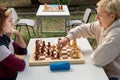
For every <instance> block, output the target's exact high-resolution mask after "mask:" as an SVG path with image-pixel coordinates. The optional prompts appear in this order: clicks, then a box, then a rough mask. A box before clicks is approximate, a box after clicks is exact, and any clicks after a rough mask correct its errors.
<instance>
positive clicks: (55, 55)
mask: <svg viewBox="0 0 120 80" xmlns="http://www.w3.org/2000/svg"><path fill="white" fill-rule="evenodd" d="M62 61H68V62H70V63H71V64H81V63H84V57H83V54H82V52H81V50H80V49H79V48H78V46H77V42H76V39H74V40H73V41H71V42H69V43H67V45H66V46H65V47H63V48H62V49H61V50H58V49H57V45H56V44H52V43H51V42H47V43H46V42H45V41H42V39H40V40H36V41H35V47H34V48H33V52H32V54H31V55H30V59H29V65H30V66H40V65H49V64H50V63H51V62H62Z"/></svg>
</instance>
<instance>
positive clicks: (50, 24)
mask: <svg viewBox="0 0 120 80" xmlns="http://www.w3.org/2000/svg"><path fill="white" fill-rule="evenodd" d="M82 15H83V14H77V15H71V19H82ZM19 17H20V18H29V19H34V20H36V16H35V15H19ZM94 20H95V14H91V17H90V20H89V22H92V21H94ZM63 26H64V19H62V18H59V19H58V18H46V19H44V20H43V27H44V30H48V31H51V30H53V31H55V30H60V31H61V30H63V29H64V27H63ZM34 29H35V32H36V26H35V27H34ZM29 30H30V33H31V36H32V37H31V38H35V37H37V36H35V35H34V34H33V32H32V29H31V28H29ZM21 34H22V36H23V38H24V40H25V42H26V43H27V44H28V42H29V40H30V38H29V35H28V32H27V29H26V28H25V27H23V28H22V29H21ZM65 35H66V34H64V33H63V34H60V35H59V34H44V35H42V36H41V37H60V36H65ZM12 38H13V37H12ZM88 40H89V42H90V44H91V45H92V46H93V48H94V47H95V46H96V42H95V40H94V39H88Z"/></svg>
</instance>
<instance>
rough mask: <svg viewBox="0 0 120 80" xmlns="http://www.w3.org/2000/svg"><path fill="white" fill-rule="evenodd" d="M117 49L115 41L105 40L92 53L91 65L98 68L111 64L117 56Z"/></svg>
mask: <svg viewBox="0 0 120 80" xmlns="http://www.w3.org/2000/svg"><path fill="white" fill-rule="evenodd" d="M118 52H119V49H118V46H117V44H116V42H115V40H113V39H112V38H111V39H107V40H105V41H103V43H102V44H101V45H99V46H98V48H97V49H96V50H95V51H94V52H93V53H92V55H91V60H92V63H93V64H95V65H99V66H105V65H107V64H108V63H110V62H112V61H113V60H114V59H115V58H116V57H117V56H118V55H119V53H118Z"/></svg>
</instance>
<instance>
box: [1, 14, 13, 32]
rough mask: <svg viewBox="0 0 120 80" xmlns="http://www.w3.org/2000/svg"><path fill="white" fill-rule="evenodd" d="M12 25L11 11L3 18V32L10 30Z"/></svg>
mask: <svg viewBox="0 0 120 80" xmlns="http://www.w3.org/2000/svg"><path fill="white" fill-rule="evenodd" d="M12 26H13V16H12V13H10V14H9V16H8V17H7V18H6V20H5V23H4V27H3V32H5V33H9V32H10V31H11V28H12Z"/></svg>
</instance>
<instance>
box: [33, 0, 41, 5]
mask: <svg viewBox="0 0 120 80" xmlns="http://www.w3.org/2000/svg"><path fill="white" fill-rule="evenodd" d="M31 3H32V5H39V4H40V2H39V0H31Z"/></svg>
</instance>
